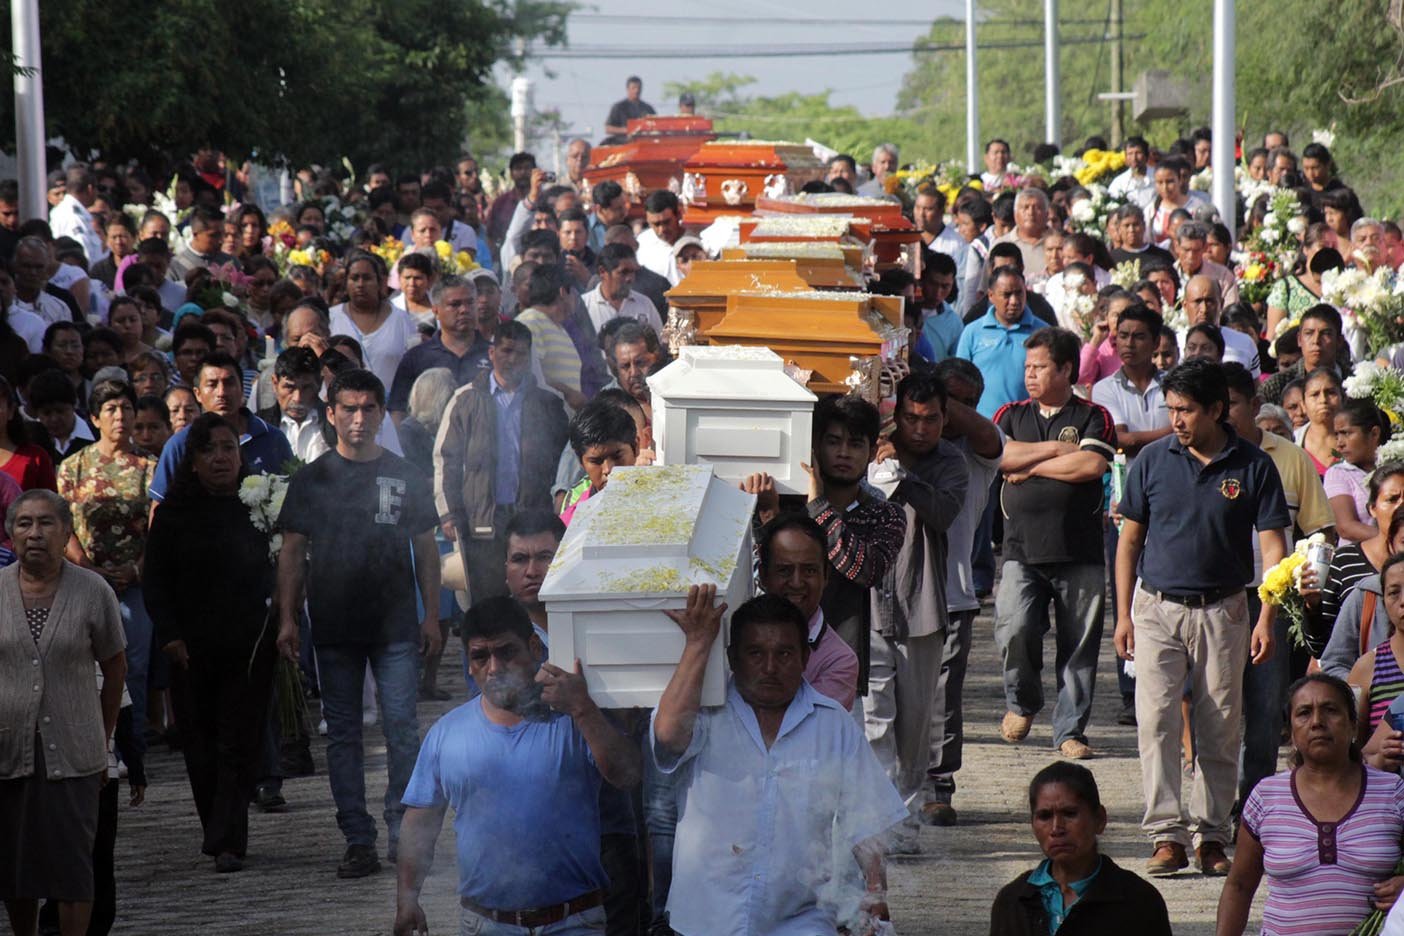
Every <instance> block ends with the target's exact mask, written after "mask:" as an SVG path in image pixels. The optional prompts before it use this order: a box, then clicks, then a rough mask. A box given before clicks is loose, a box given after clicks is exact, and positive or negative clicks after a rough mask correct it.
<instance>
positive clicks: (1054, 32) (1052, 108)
mask: <svg viewBox="0 0 1404 936" xmlns="http://www.w3.org/2000/svg"><path fill="white" fill-rule="evenodd" d="M1058 72H1059V68H1058V0H1043V85H1044V89H1043V94H1044V108H1045V120H1044V137H1045V138H1046V140H1047V142H1049V143H1052V144H1053V145H1054V146H1056V147H1058V148H1059V149H1062V148H1063V101H1062V98H1061V96H1060V94H1059V90H1058V87H1059V84H1060V79H1059V75H1058Z"/></svg>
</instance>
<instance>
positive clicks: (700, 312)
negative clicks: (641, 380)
mask: <svg viewBox="0 0 1404 936" xmlns="http://www.w3.org/2000/svg"><path fill="white" fill-rule="evenodd" d="M862 288H863V280H862V277H860V276H859V275H858V274H857V273H856V272H854V271H853V270H852V269H850V268H849V267H848V266H847V265H846V264H845V263H844V258H843V257H842V256H841V255H840V256H834V255H830V256H826V257H805V258H786V259H774V260H745V259H725V260H698V261H696V262H694V263H693V264H692V273H691V274H690V275H689V276H688V277H687V278H686V279H684V280H683V281H682V282H681V283H679V284H678V285H676V286H674V287H673V288H672V289H670V290H668V293H667V296H668V304H669V305H670V306H671V307H673V308H674V309H676V310H678V311H679V312H684V313H689V314H691V316H692V325H693V328H694V329H695V330H696V333H697V336H698V338H705V337H706V335H707V333H708V332H710V331H711V330H712V328H713V327H714V326H715V325H717V323H719V322H720V321H721V320H722V317H723V316H724V315H725V314H726V297H727V296H729V295H731V294H732V293H734V292H743V291H747V290H750V291H756V290H764V291H776V292H807V291H810V290H815V289H848V290H859V289H862ZM670 347H671V345H670Z"/></svg>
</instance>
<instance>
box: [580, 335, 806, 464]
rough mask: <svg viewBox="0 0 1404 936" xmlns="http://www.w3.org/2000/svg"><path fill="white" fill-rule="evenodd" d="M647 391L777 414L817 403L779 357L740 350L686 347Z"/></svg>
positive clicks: (759, 350) (738, 347)
mask: <svg viewBox="0 0 1404 936" xmlns="http://www.w3.org/2000/svg"><path fill="white" fill-rule="evenodd" d="M648 387H649V389H650V390H652V391H653V392H654V393H655V394H658V395H659V396H661V397H663V398H665V399H667V400H669V401H672V400H732V401H735V400H748V401H755V402H757V403H759V404H762V405H769V404H775V408H777V409H778V408H784V409H791V408H792V407H790V406H786V405H785V404H791V403H799V404H806V405H810V406H812V405H813V404H814V402H815V401H816V400H817V399H818V398H817V397H815V395H814V394H812V393H810V392H809V391H808V390H806V389H805V388H804V387H802V386H800V385H799V384H798V383H797V382H796V381H795V380H794V378H793V377H791V376H790V375H789V374H787V373H785V362H784V361H783V360H781V358H780V355H778V354H776V353H775V352H774V351H771V350H770V349H769V348H755V347H745V346H743V345H686V346H684V347H683V348H681V349H680V350H679V351H678V358H677V360H675V361H673V363H671V364H669V365H668V366H667V367H665V368H663V369H662V370H661V371H659V372H658V373H656V374H654V375H653V376H652V377H649V378H648ZM606 490H608V488H606Z"/></svg>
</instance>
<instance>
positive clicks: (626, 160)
mask: <svg viewBox="0 0 1404 936" xmlns="http://www.w3.org/2000/svg"><path fill="white" fill-rule="evenodd" d="M716 136H717V135H716V133H715V132H713V130H712V121H711V120H709V119H708V118H706V117H686V116H670V117H659V116H653V117H639V118H636V119H634V120H631V121H629V138H628V139H627V140H626V141H625V142H623V143H620V144H618V145H616V146H597V147H595V149H594V150H593V151H592V152H591V153H590V165H589V166H586V167H585V180H586V181H587V182H589V183H590V185H591V186H594V185H595V184H596V183H599V182H603V181H605V180H606V179H612V180H613V181H615V182H618V183H619V184H620V186H622V187H623V189H624V194H625V196H626V197H627V198H628V199H629V213H630V215H631V216H637V217H643V203H644V199H646V198H647V197H648V195H649V193H650V192H653V191H656V190H658V189H670V190H672V191H674V192H678V191H681V187H682V174H683V166H684V165H685V164H686V163H687V161H688V159H689V158H690V157H691V156H692V154H693V153H695V152H697V149H698V147H700V146H702V145H703V144H704V143H706V142H707V141H709V140H715V139H716Z"/></svg>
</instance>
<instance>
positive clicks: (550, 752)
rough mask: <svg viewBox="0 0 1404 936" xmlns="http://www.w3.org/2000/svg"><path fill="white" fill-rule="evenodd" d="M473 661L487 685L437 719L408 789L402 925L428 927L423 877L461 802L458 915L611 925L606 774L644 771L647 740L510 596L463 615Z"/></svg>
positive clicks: (406, 929)
mask: <svg viewBox="0 0 1404 936" xmlns="http://www.w3.org/2000/svg"><path fill="white" fill-rule="evenodd" d="M463 640H464V642H465V643H466V644H467V646H468V666H469V670H470V671H471V672H472V675H473V678H474V680H476V681H477V683H478V685H479V686H481V687H482V694H481V695H480V696H478V697H477V698H476V699H474V700H473V701H471V702H468V703H467V704H465V705H461V706H459V707H458V708H456V709H454V710H453V711H452V712H449V713H448V714H447V715H445V716H444V717H443V718H442V719H440V720H439V722H438V723H437V724H435V725H434V727H433V728H431V729H430V730H429V734H428V736H427V737H425V739H424V744H423V745H422V746H421V748H420V751H419V760H418V763H416V764H415V767H414V775H413V776H412V777H411V778H410V782H409V785H408V786H407V787H406V788H405V795H404V805H405V807H406V811H405V815H404V821H403V824H402V826H401V830H400V854H399V858H400V861H399V894H398V899H397V909H396V913H395V934H396V936H409V934H410V933H414V932H419V933H424V932H428V923H427V921H426V920H425V916H424V910H423V908H421V907H420V905H419V893H420V889H421V888H422V887H423V886H424V879H425V877H426V876H427V875H428V873H429V867H430V864H431V863H432V861H433V854H434V842H435V840H436V839H437V838H438V834H439V829H440V828H442V826H443V822H444V812H445V810H446V809H447V808H448V806H449V805H450V804H452V805H453V811H454V819H453V829H454V835H455V838H456V844H457V848H458V894H459V898H460V903H461V904H462V907H463V911H462V921H461V928H462V929H463V931H464V932H478V931H479V929H480V928H483V927H490V926H491V925H492V924H493V923H499V924H507V925H511V926H520V927H526V928H528V929H532V930H537V929H539V928H543V927H552V930H551V931H552V932H560V933H563V934H565V933H575V932H592V931H603V929H604V920H605V912H604V905H603V904H604V892H605V890H606V889H607V888H608V886H609V878H608V876H607V875H606V874H605V870H604V865H603V864H602V863H601V862H600V813H599V791H600V781H601V779H603V780H605V781H606V782H608V783H609V784H610V785H612V786H615V787H618V788H620V789H627V788H629V787H632V786H634V785H635V784H637V783H638V782H639V777H640V775H641V771H642V764H641V761H640V756H639V750H638V748H637V747H635V746H634V745H633V744H632V743H631V742H630V741H629V740H628V739H627V738H626V737H625V736H624V735H623V734H621V733H620V732H619V731H617V730H616V729H615V728H614V727H613V725H611V724H610V723H609V721H608V720H606V718H605V717H604V715H603V713H601V711H600V709H599V708H598V707H597V706H596V705H595V703H594V701H593V700H592V699H591V698H590V694H589V692H588V691H587V690H586V688H585V679H584V677H583V676H581V675H580V671H579V663H577V664H576V672H574V673H567V672H565V671H564V670H562V669H559V668H558V667H555V666H552V665H551V664H549V663H539V662H538V661H539V660H541V659H542V658H543V657H544V656H545V653H544V652H543V647H542V646H541V639H540V638H539V637H537V636H536V634H535V633H534V631H533V629H532V625H531V618H530V617H529V616H528V615H527V612H526V609H525V608H523V607H522V606H521V605H520V604H519V603H517V602H516V601H515V600H514V599H511V598H505V597H499V598H489V599H487V600H486V601H481V602H479V603H478V604H476V605H474V606H473V607H472V608H471V609H470V610H469V611H468V613H467V614H466V615H465V616H464V621H463Z"/></svg>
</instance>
